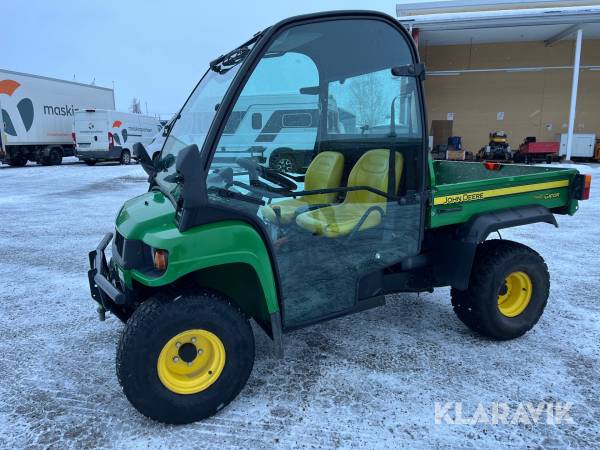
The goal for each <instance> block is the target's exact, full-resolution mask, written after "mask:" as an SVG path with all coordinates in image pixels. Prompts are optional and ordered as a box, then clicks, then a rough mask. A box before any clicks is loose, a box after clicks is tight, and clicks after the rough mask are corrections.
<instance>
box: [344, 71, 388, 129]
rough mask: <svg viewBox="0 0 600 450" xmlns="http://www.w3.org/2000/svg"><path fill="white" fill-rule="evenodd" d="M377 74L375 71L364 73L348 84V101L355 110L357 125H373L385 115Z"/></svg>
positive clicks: (381, 88) (382, 94)
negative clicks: (349, 95)
mask: <svg viewBox="0 0 600 450" xmlns="http://www.w3.org/2000/svg"><path fill="white" fill-rule="evenodd" d="M377 75H378V74H376V73H370V74H368V75H364V76H362V77H360V78H358V79H355V80H352V81H351V84H350V86H349V88H350V94H351V99H350V103H351V105H352V108H353V110H354V111H355V112H356V122H357V124H358V125H368V126H369V127H373V126H376V125H378V124H379V123H378V122H380V121H381V120H382V119H383V118H384V117H385V111H386V106H385V104H384V92H383V84H382V80H380V79H379V78H378V76H377Z"/></svg>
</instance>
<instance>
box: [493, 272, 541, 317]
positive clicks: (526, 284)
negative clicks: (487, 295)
mask: <svg viewBox="0 0 600 450" xmlns="http://www.w3.org/2000/svg"><path fill="white" fill-rule="evenodd" d="M532 293H533V284H532V283H531V278H529V275H527V274H526V273H525V272H512V273H511V274H509V275H508V276H507V277H506V279H505V280H504V286H503V287H502V288H501V289H500V294H499V295H498V309H499V310H500V312H501V313H502V314H503V315H505V316H506V317H515V316H518V315H519V314H521V313H522V312H523V311H525V308H527V305H529V302H530V300H531V295H532Z"/></svg>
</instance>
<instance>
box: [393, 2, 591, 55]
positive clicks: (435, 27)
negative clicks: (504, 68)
mask: <svg viewBox="0 0 600 450" xmlns="http://www.w3.org/2000/svg"><path fill="white" fill-rule="evenodd" d="M469 3H473V2H472V1H470V0H469V1H461V2H454V1H451V2H435V4H436V5H439V7H438V8H435V7H432V5H433V4H431V3H421V4H419V5H420V7H419V8H413V9H411V10H409V9H407V7H410V6H411V5H409V4H403V5H398V6H397V11H398V12H402V13H404V14H405V15H403V16H400V17H398V20H399V21H400V23H402V25H404V26H405V27H407V28H418V29H419V30H420V32H421V39H422V40H424V41H429V43H430V44H433V45H441V44H443V43H445V42H444V41H445V39H447V43H448V44H460V43H469V42H511V41H516V40H520V41H524V40H529V41H535V40H543V41H546V40H549V39H551V38H553V37H554V36H556V35H558V34H561V33H563V32H565V31H566V30H568V29H569V28H570V29H572V30H573V31H576V29H578V28H583V29H584V33H585V35H586V37H587V38H600V2H595V3H597V4H595V5H580V6H556V7H545V8H519V9H491V10H488V9H487V8H486V9H484V10H483V11H482V10H481V8H482V6H481V5H479V6H478V7H475V6H473V8H474V9H478V10H470V11H466V10H464V8H466V6H459V5H465V4H469ZM478 3H480V2H478ZM484 3H488V4H490V5H489V6H492V5H491V3H494V4H495V6H496V7H497V6H499V4H498V2H489V1H488V2H485V1H484ZM511 3H512V2H508V4H509V5H510V4H511ZM530 3H531V2H530ZM546 3H547V2H546ZM566 3H570V2H566ZM588 3H591V2H589V1H588ZM506 4H507V2H506V1H505V2H503V3H502V5H506ZM535 4H536V5H539V4H540V2H535ZM427 5H429V7H428V8H427V9H426V8H425V7H426V6H427ZM520 5H521V6H523V3H522V2H520ZM483 6H485V5H483ZM513 6H517V5H513ZM457 8H458V9H459V10H460V11H458V12H457V11H456V9H457ZM409 11H412V12H411V13H410V14H409ZM571 35H572V33H568V32H565V33H563V36H561V39H565V38H567V39H568V38H570V37H571Z"/></svg>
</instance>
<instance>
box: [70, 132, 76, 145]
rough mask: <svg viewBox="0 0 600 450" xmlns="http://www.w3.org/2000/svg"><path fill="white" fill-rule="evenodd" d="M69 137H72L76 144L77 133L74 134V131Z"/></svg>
mask: <svg viewBox="0 0 600 450" xmlns="http://www.w3.org/2000/svg"><path fill="white" fill-rule="evenodd" d="M71 138H73V142H75V143H76V144H77V135H76V134H75V132H74V131H73V132H72V133H71Z"/></svg>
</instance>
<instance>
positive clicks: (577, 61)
mask: <svg viewBox="0 0 600 450" xmlns="http://www.w3.org/2000/svg"><path fill="white" fill-rule="evenodd" d="M582 39H583V31H582V29H581V28H580V29H578V30H577V38H576V40H575V60H574V62H573V82H572V84H571V108H570V110H569V130H568V134H567V156H566V158H567V161H570V160H571V152H572V150H573V129H574V128H575V114H576V112H577V88H578V86H579V65H580V62H581V41H582Z"/></svg>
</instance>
